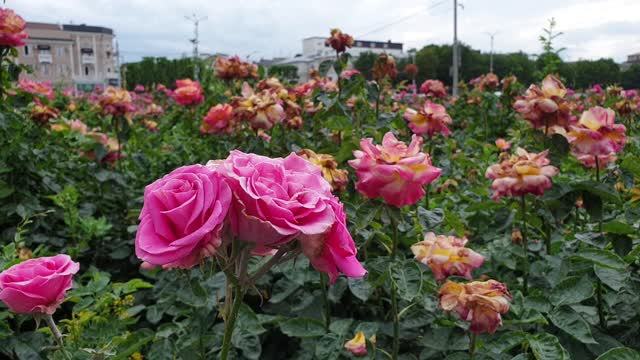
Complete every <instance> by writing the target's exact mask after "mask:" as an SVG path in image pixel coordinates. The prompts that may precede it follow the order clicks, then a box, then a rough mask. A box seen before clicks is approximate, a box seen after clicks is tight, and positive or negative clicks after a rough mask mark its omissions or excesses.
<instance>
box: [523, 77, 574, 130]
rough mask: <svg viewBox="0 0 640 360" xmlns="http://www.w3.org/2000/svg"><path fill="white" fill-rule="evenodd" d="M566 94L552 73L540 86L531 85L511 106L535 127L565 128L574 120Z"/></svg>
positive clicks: (562, 85)
mask: <svg viewBox="0 0 640 360" xmlns="http://www.w3.org/2000/svg"><path fill="white" fill-rule="evenodd" d="M566 94H567V89H566V87H565V86H564V84H563V83H562V82H561V81H560V80H558V79H557V78H555V77H554V76H553V75H547V77H545V78H544V80H542V87H538V85H531V86H530V87H529V89H527V91H526V92H525V95H524V97H521V98H520V99H518V100H517V101H516V102H515V103H514V104H513V107H514V109H515V110H516V111H517V112H519V113H520V114H522V117H523V118H524V119H525V120H527V121H529V122H530V123H531V125H532V126H533V127H534V128H535V129H547V130H548V129H552V128H554V127H555V126H561V127H564V128H566V127H568V126H569V125H570V124H571V123H572V122H573V121H575V119H574V117H573V115H571V103H569V102H568V101H567V99H566V98H565V96H566ZM549 134H550V133H549Z"/></svg>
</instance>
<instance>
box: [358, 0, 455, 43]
mask: <svg viewBox="0 0 640 360" xmlns="http://www.w3.org/2000/svg"><path fill="white" fill-rule="evenodd" d="M445 1H446V0H440V1H438V2H436V3H434V4H432V5H430V6H428V7H426V8H424V9H422V10H420V11H417V12H414V13H413V14H410V15H407V16H405V17H402V18H400V19H398V20H395V21H393V22H391V23H388V24H386V25H382V26H380V27H378V28H375V29H373V30H371V31H369V32H367V33H364V34H361V35H358V36H356V38H362V37H364V36H367V35H370V34H373V33H377V32H378V31H380V30H384V29H386V28H388V27H391V26H393V25H397V24H400V23H402V22H404V21H406V20H409V19H411V18H412V17H415V16H417V15H420V14H422V13H424V12H425V11H429V10H431V9H434V8H436V7H437V6H440V5H442V4H444V3H445Z"/></svg>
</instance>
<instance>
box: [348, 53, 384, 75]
mask: <svg viewBox="0 0 640 360" xmlns="http://www.w3.org/2000/svg"><path fill="white" fill-rule="evenodd" d="M377 58H378V55H376V54H374V53H372V52H370V51H367V52H363V53H361V54H360V56H358V58H357V59H356V60H355V62H354V63H353V67H354V68H356V69H357V70H359V71H360V72H361V73H362V75H363V76H364V77H365V78H366V79H369V80H370V79H372V77H373V64H375V62H376V59H377Z"/></svg>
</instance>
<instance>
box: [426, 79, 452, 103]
mask: <svg viewBox="0 0 640 360" xmlns="http://www.w3.org/2000/svg"><path fill="white" fill-rule="evenodd" d="M420 92H421V93H423V94H425V95H427V96H430V97H434V98H445V97H447V88H445V87H444V84H443V83H442V81H440V80H431V79H429V80H425V82H423V83H422V85H420Z"/></svg>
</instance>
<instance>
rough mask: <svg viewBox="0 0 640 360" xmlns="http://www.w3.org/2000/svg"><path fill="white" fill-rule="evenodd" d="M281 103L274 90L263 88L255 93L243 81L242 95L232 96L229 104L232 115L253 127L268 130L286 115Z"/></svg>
mask: <svg viewBox="0 0 640 360" xmlns="http://www.w3.org/2000/svg"><path fill="white" fill-rule="evenodd" d="M282 103H283V102H282V100H281V99H280V98H279V96H278V93H277V92H276V91H272V90H269V89H265V90H262V91H260V92H257V93H256V92H255V91H254V90H253V89H252V88H251V86H250V85H249V84H248V83H247V82H245V83H243V84H242V96H236V97H234V98H233V99H232V102H231V105H232V106H233V112H234V115H235V116H237V118H238V119H241V120H244V121H248V122H249V123H251V127H252V128H253V129H265V130H269V129H271V128H272V127H274V126H275V125H276V124H277V123H280V122H282V121H284V120H285V119H286V117H287V114H286V113H285V111H284V107H283V106H282Z"/></svg>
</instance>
